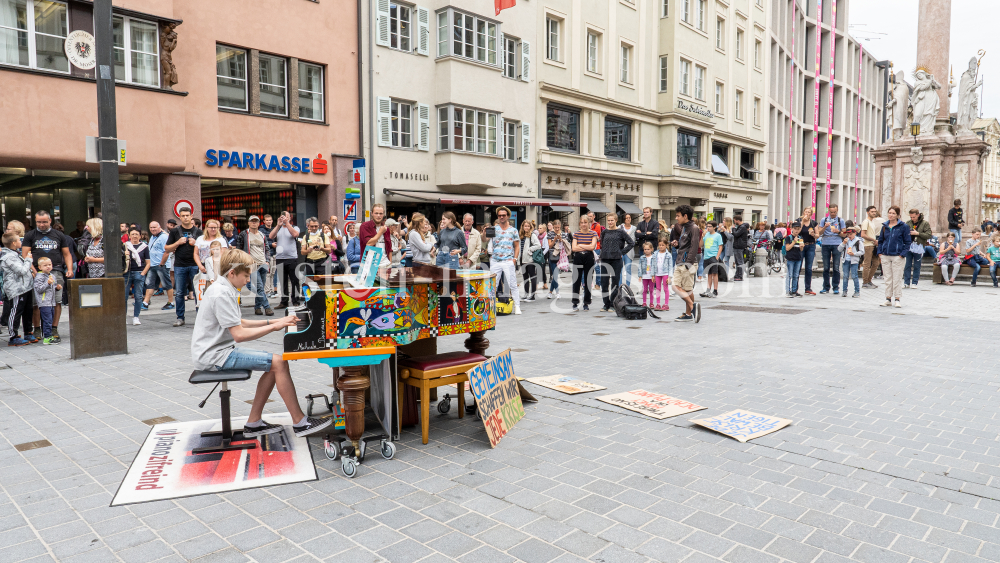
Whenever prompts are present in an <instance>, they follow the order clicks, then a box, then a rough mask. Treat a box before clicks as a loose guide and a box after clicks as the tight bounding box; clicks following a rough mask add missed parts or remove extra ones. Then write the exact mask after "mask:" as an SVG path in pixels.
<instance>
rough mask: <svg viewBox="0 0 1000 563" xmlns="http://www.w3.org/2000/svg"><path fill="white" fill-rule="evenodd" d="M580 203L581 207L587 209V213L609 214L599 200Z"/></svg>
mask: <svg viewBox="0 0 1000 563" xmlns="http://www.w3.org/2000/svg"><path fill="white" fill-rule="evenodd" d="M580 203H581V205H582V207H586V208H587V211H593V212H594V213H611V210H610V209H608V208H607V207H605V206H604V204H603V203H601V200H599V199H581V200H580Z"/></svg>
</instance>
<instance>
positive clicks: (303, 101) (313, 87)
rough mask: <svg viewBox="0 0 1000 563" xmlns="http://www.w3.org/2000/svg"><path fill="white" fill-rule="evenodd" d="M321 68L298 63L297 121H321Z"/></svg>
mask: <svg viewBox="0 0 1000 563" xmlns="http://www.w3.org/2000/svg"><path fill="white" fill-rule="evenodd" d="M323 107H324V105H323V67H321V66H319V65H314V64H309V63H304V62H301V61H300V62H299V119H308V120H310V121H323Z"/></svg>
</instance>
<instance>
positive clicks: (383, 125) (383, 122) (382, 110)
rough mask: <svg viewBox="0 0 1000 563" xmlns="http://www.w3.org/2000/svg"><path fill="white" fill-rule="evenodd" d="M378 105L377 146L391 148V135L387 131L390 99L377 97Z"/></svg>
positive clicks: (390, 115) (390, 106) (390, 109)
mask: <svg viewBox="0 0 1000 563" xmlns="http://www.w3.org/2000/svg"><path fill="white" fill-rule="evenodd" d="M377 103H378V122H377V123H378V146H380V147H391V146H392V135H391V131H390V130H389V127H390V123H389V122H390V120H391V119H392V98H383V97H379V98H378V100H377Z"/></svg>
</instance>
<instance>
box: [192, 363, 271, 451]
mask: <svg viewBox="0 0 1000 563" xmlns="http://www.w3.org/2000/svg"><path fill="white" fill-rule="evenodd" d="M248 379H250V370H246V369H230V370H220V371H199V370H195V371H193V372H191V377H189V378H188V383H194V384H199V383H214V384H215V387H213V388H212V391H210V392H209V394H208V397H205V400H204V401H202V402H201V404H199V405H198V408H203V407H204V406H205V403H206V402H207V401H208V398H209V397H211V396H212V393H215V388H216V387H218V386H219V385H222V390H221V391H219V399H220V400H221V401H222V432H202V433H201V437H202V438H211V437H215V436H221V437H222V443H221V444H220V445H218V446H212V447H207V448H195V449H193V450H191V453H192V454H211V453H218V452H229V451H234V450H251V449H253V448H256V447H257V442H256V440H255V441H253V442H250V443H248V444H233V443H232V442H233V426H232V422H230V420H229V395H230V394H231V393H232V391H230V390H229V386H228V383H229V382H230V381H246V380H248ZM236 435H237V436H238V438H237V441H241V440H243V431H242V430H241V431H239V432H237V433H236Z"/></svg>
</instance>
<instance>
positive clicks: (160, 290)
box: [153, 289, 163, 297]
mask: <svg viewBox="0 0 1000 563" xmlns="http://www.w3.org/2000/svg"><path fill="white" fill-rule="evenodd" d="M160 295H163V290H162V289H157V290H156V292H155V293H153V296H154V297H157V296H160Z"/></svg>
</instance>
